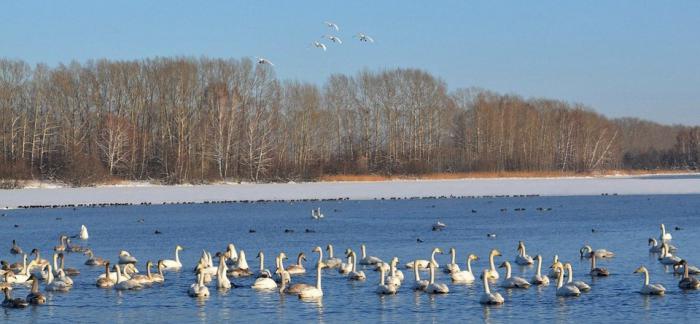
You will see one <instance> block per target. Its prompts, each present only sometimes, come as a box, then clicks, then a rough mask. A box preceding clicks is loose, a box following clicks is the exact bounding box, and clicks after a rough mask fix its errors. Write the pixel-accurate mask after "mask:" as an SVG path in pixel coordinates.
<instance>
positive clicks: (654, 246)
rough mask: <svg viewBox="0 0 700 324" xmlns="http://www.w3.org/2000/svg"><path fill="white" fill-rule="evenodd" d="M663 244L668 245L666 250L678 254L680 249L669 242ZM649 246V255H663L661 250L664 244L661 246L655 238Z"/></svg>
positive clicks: (650, 241) (650, 239)
mask: <svg viewBox="0 0 700 324" xmlns="http://www.w3.org/2000/svg"><path fill="white" fill-rule="evenodd" d="M662 243H665V244H666V249H667V250H668V252H676V251H677V250H678V248H677V247H676V246H675V245H673V244H670V243H668V242H662ZM648 245H649V253H661V248H662V247H663V244H659V242H657V241H656V239H655V238H652V237H650V238H649V241H648Z"/></svg>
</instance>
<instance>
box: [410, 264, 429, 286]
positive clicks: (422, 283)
mask: <svg viewBox="0 0 700 324" xmlns="http://www.w3.org/2000/svg"><path fill="white" fill-rule="evenodd" d="M413 277H414V279H415V283H413V290H416V291H425V288H428V285H429V284H430V281H428V280H421V279H420V274H419V273H418V268H413Z"/></svg>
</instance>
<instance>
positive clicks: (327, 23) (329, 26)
mask: <svg viewBox="0 0 700 324" xmlns="http://www.w3.org/2000/svg"><path fill="white" fill-rule="evenodd" d="M323 23H324V24H326V26H328V28H333V29H335V31H340V28H338V25H336V24H335V23H334V22H330V21H324V22H323Z"/></svg>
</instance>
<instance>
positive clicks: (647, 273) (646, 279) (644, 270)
mask: <svg viewBox="0 0 700 324" xmlns="http://www.w3.org/2000/svg"><path fill="white" fill-rule="evenodd" d="M642 272H644V285H645V286H646V285H648V284H649V271H648V270H647V269H642Z"/></svg>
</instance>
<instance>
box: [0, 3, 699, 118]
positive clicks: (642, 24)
mask: <svg viewBox="0 0 700 324" xmlns="http://www.w3.org/2000/svg"><path fill="white" fill-rule="evenodd" d="M325 20H331V21H334V22H336V23H338V25H340V28H341V29H340V32H338V33H336V34H337V35H338V36H340V37H341V38H342V39H343V41H344V43H343V44H342V45H339V46H333V44H328V45H329V49H328V51H327V52H325V53H324V52H322V51H320V50H318V49H315V48H313V47H312V46H311V43H312V42H313V41H314V40H317V39H318V38H319V37H320V36H321V35H323V34H326V33H328V32H329V30H328V29H326V27H325V26H324V24H323V21H325ZM357 32H364V33H366V34H368V35H371V36H372V37H373V38H375V39H376V43H374V44H364V43H360V42H359V41H357V39H352V35H354V34H356V33H357ZM327 43H328V42H327ZM201 55H206V56H210V57H234V58H240V57H245V56H248V57H253V56H263V57H266V58H268V59H270V60H271V61H273V62H274V63H275V64H276V68H275V70H276V73H277V75H278V76H279V77H280V78H282V79H299V80H303V81H310V82H314V83H318V84H320V83H322V82H323V81H324V80H325V79H326V78H327V77H328V75H330V74H331V73H350V74H352V73H355V72H357V71H359V70H361V69H364V68H368V69H372V70H376V69H385V68H393V67H411V68H421V69H424V70H427V71H429V72H431V73H433V74H435V75H436V76H439V77H440V78H442V79H443V80H445V81H446V82H447V83H448V84H449V86H450V89H455V88H459V87H470V86H477V87H482V88H486V89H490V90H494V91H498V92H503V93H517V94H520V95H523V96H525V97H548V98H555V99H562V100H566V101H570V102H580V103H584V104H586V105H588V106H591V107H593V108H594V109H595V110H596V111H599V112H601V113H603V114H605V115H608V116H611V117H619V116H635V117H641V118H646V119H651V120H655V121H659V122H663V123H685V124H694V125H700V1H641V0H637V1H620V0H617V1H580V0H577V1H562V0H559V1H496V0H485V1H465V0H462V1H458V0H455V1H418V0H415V1H360V0H352V1H348V0H346V1H332V0H326V1H306V0H304V1H196V2H195V1H111V2H108V1H6V2H5V3H3V5H2V6H1V7H0V57H6V58H16V59H23V60H25V61H28V62H30V63H32V64H33V63H37V62H45V63H49V64H51V65H55V64H57V63H60V62H69V61H71V60H77V61H85V60H88V59H93V58H110V59H139V58H145V57H153V56H201Z"/></svg>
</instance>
